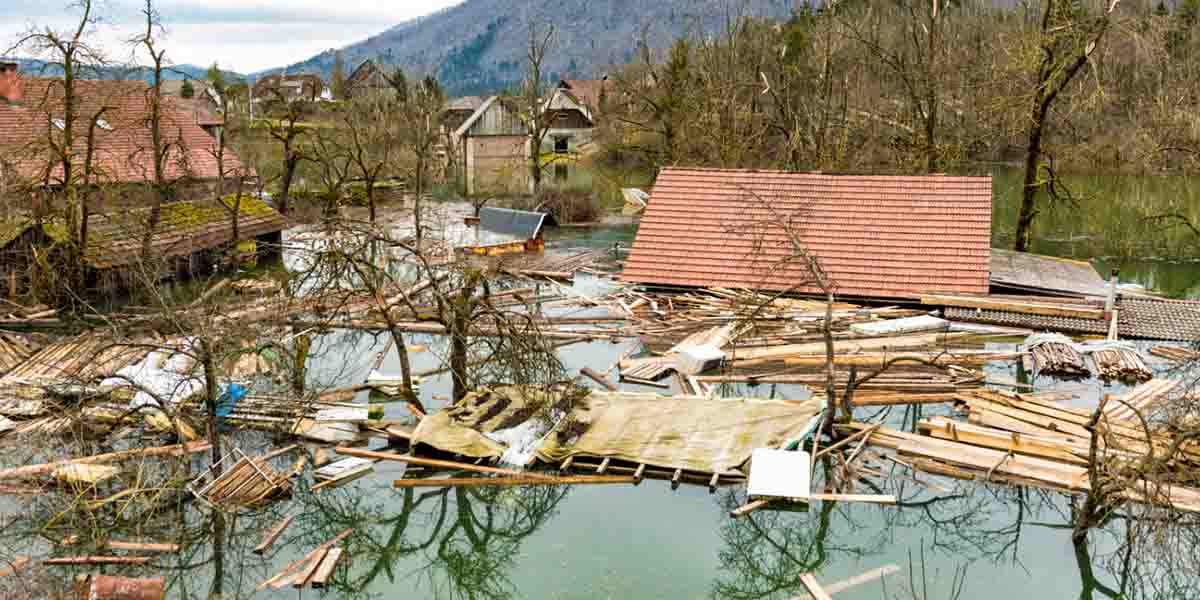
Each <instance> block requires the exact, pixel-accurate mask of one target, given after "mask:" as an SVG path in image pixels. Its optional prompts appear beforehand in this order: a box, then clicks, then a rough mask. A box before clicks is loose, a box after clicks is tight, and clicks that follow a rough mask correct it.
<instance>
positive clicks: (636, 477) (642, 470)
mask: <svg viewBox="0 0 1200 600" xmlns="http://www.w3.org/2000/svg"><path fill="white" fill-rule="evenodd" d="M568 460H570V459H568ZM645 474H646V463H638V466H637V470H636V471H634V472H633V485H637V484H639V483H641V482H642V477H644V476H645Z"/></svg>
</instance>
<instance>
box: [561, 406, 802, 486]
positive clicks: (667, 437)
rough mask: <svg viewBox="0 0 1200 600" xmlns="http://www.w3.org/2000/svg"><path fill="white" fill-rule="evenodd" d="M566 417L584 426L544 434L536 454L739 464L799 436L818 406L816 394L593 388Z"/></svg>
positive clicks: (728, 469)
mask: <svg viewBox="0 0 1200 600" xmlns="http://www.w3.org/2000/svg"><path fill="white" fill-rule="evenodd" d="M586 405H587V406H586V407H585V408H581V409H579V410H576V411H575V412H574V413H573V414H572V415H571V418H570V419H568V421H577V422H579V425H578V426H577V427H579V428H583V427H585V426H586V429H585V430H584V431H583V432H582V433H581V434H579V436H578V438H577V439H574V440H572V439H565V440H560V438H561V437H562V436H556V435H550V436H547V438H546V442H545V443H544V444H543V445H542V447H541V448H540V449H539V450H538V458H540V459H542V460H544V461H547V462H551V463H558V462H560V461H562V460H565V459H566V458H567V457H568V456H595V457H611V458H615V459H621V460H626V461H629V462H632V463H644V464H646V465H647V466H656V467H666V468H669V469H684V470H687V471H698V472H703V473H720V474H734V473H737V474H743V475H744V474H745V473H743V472H741V471H739V469H740V468H741V467H742V465H744V464H745V463H746V461H747V460H749V458H750V455H751V454H752V453H753V452H754V449H755V448H773V447H778V446H780V445H782V444H783V443H785V442H787V441H788V440H792V439H795V438H798V437H800V436H801V435H802V434H803V433H804V432H805V430H806V426H807V425H808V423H809V421H811V420H812V419H813V418H814V417H816V416H817V415H818V414H819V413H820V412H821V402H820V401H819V400H806V401H802V402H798V401H787V400H763V399H758V398H705V397H702V396H659V395H657V394H635V393H627V392H613V393H605V392H592V393H591V394H590V395H588V397H587V399H586Z"/></svg>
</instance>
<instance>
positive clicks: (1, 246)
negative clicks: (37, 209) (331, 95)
mask: <svg viewBox="0 0 1200 600" xmlns="http://www.w3.org/2000/svg"><path fill="white" fill-rule="evenodd" d="M150 210H151V209H150V208H149V207H146V208H138V209H132V210H125V211H122V212H113V213H109V214H91V215H88V222H87V248H86V249H85V251H84V257H83V260H84V263H85V265H86V266H87V268H88V269H89V271H90V279H91V280H92V282H93V283H94V284H97V285H99V286H101V287H119V285H120V283H121V279H122V277H123V276H124V275H125V274H126V272H127V271H129V270H130V269H132V268H133V267H135V266H136V265H137V264H138V263H139V262H140V261H141V258H142V243H143V241H144V237H145V232H146V227H147V226H148V223H149V214H150ZM233 214H234V211H233V209H232V208H231V207H230V206H228V205H227V206H225V207H222V206H217V205H216V204H215V203H213V202H202V201H195V202H172V203H169V204H164V205H163V206H162V211H161V215H160V220H159V224H158V227H157V228H155V231H154V234H153V235H152V236H151V237H150V247H151V253H152V255H153V256H154V258H155V259H157V260H159V261H161V262H162V267H163V268H165V269H168V270H169V271H173V272H174V273H175V274H178V275H181V276H186V275H188V274H190V273H194V272H199V271H201V270H202V269H203V268H205V267H206V266H211V265H212V264H214V263H215V262H216V261H217V260H219V256H218V254H219V253H218V252H217V251H218V250H219V249H222V248H225V247H226V246H227V245H229V244H230V243H231V242H248V241H253V242H256V250H255V251H256V252H257V253H258V254H259V255H274V254H277V253H278V248H279V245H280V242H281V239H282V231H283V230H284V229H285V228H286V227H287V219H286V218H285V217H284V216H283V215H282V214H280V213H279V212H278V211H276V210H275V209H273V208H271V207H270V206H269V205H267V203H265V202H263V201H262V200H259V199H257V198H252V197H243V198H242V200H241V202H240V204H239V205H238V211H237V219H236V225H235V223H234V221H235V220H234V219H233ZM235 232H236V233H235ZM0 234H2V235H0V273H3V275H4V277H5V285H6V286H7V287H8V291H9V293H10V294H16V293H19V292H21V291H24V290H25V289H27V288H28V285H29V282H30V278H31V277H32V275H33V272H34V270H35V265H34V251H35V250H37V252H39V253H41V254H43V255H46V256H49V254H48V253H52V252H54V251H56V249H57V248H58V247H60V246H61V244H63V243H65V242H66V241H67V239H68V236H67V232H66V229H65V228H64V227H63V225H62V224H61V223H59V222H56V221H46V222H43V223H42V225H41V227H38V226H37V224H36V223H35V222H34V221H33V220H32V219H30V218H28V217H24V216H17V217H13V218H11V219H9V220H7V221H3V222H0ZM164 274H170V273H169V272H167V273H164Z"/></svg>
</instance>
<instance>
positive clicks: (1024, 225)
mask: <svg viewBox="0 0 1200 600" xmlns="http://www.w3.org/2000/svg"><path fill="white" fill-rule="evenodd" d="M1044 117H1045V110H1043V109H1042V108H1041V102H1039V103H1038V105H1037V108H1035V109H1034V111H1033V121H1032V122H1031V123H1030V126H1029V146H1028V147H1027V148H1026V149H1025V179H1024V182H1023V186H1022V187H1021V209H1020V212H1018V213H1017V231H1016V236H1015V237H1016V239H1015V240H1013V250H1016V251H1017V252H1028V251H1029V247H1030V245H1031V242H1032V240H1033V220H1034V218H1035V217H1037V214H1038V210H1037V194H1038V191H1039V190H1040V189H1041V185H1039V184H1038V182H1037V179H1038V169H1039V168H1040V166H1041V156H1042V132H1043V122H1044V121H1043V118H1044Z"/></svg>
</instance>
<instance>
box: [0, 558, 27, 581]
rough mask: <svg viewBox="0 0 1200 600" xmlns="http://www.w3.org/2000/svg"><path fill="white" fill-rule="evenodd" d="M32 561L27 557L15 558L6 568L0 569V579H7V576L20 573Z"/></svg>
mask: <svg viewBox="0 0 1200 600" xmlns="http://www.w3.org/2000/svg"><path fill="white" fill-rule="evenodd" d="M32 560H33V559H32V558H29V557H28V556H18V557H16V558H14V559H13V561H12V562H11V563H9V564H8V566H7V567H4V568H3V569H0V578H3V577H8V576H9V575H13V574H16V573H18V572H20V571H21V569H24V568H25V567H26V566H28V565H29V563H30V561H32Z"/></svg>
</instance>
